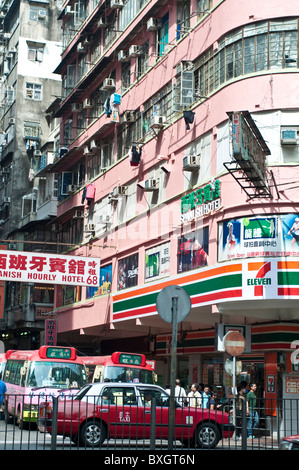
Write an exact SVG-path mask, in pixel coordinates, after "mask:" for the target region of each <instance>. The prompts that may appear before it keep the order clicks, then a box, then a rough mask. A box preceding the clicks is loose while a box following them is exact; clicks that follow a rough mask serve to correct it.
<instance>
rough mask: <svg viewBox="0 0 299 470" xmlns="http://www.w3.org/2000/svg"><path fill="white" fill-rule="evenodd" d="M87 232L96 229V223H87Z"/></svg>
mask: <svg viewBox="0 0 299 470" xmlns="http://www.w3.org/2000/svg"><path fill="white" fill-rule="evenodd" d="M85 231H86V232H94V231H95V225H94V224H87V225H86V228H85Z"/></svg>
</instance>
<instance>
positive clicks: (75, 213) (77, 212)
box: [73, 209, 84, 219]
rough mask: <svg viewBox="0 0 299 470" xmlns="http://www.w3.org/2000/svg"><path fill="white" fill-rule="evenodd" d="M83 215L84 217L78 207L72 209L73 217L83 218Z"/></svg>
mask: <svg viewBox="0 0 299 470" xmlns="http://www.w3.org/2000/svg"><path fill="white" fill-rule="evenodd" d="M83 217H84V212H83V211H79V210H78V209H76V210H75V211H74V215H73V219H83Z"/></svg>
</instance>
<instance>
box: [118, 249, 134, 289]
mask: <svg viewBox="0 0 299 470" xmlns="http://www.w3.org/2000/svg"><path fill="white" fill-rule="evenodd" d="M117 274H118V275H117V290H122V289H127V288H128V287H134V286H137V284H138V254H137V253H136V254H135V255H132V256H128V257H127V258H123V259H121V260H120V261H119V262H118V273H117Z"/></svg>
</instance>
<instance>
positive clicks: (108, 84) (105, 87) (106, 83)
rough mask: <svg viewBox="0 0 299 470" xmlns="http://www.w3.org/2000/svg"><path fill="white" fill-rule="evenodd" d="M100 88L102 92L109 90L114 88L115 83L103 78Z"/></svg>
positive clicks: (110, 79)
mask: <svg viewBox="0 0 299 470" xmlns="http://www.w3.org/2000/svg"><path fill="white" fill-rule="evenodd" d="M102 88H103V90H110V89H111V88H115V81H114V80H113V78H105V80H104V81H103V87H102Z"/></svg>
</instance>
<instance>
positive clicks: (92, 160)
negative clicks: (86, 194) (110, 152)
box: [87, 150, 102, 180]
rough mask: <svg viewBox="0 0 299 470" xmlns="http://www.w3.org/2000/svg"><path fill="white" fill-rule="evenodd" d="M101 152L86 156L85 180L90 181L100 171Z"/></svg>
mask: <svg viewBox="0 0 299 470" xmlns="http://www.w3.org/2000/svg"><path fill="white" fill-rule="evenodd" d="M101 158H102V157H101V152H100V151H99V150H97V151H96V152H95V153H94V154H92V155H89V156H88V160H87V179H88V180H92V179H94V178H95V177H96V176H97V175H99V174H100V171H101Z"/></svg>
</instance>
